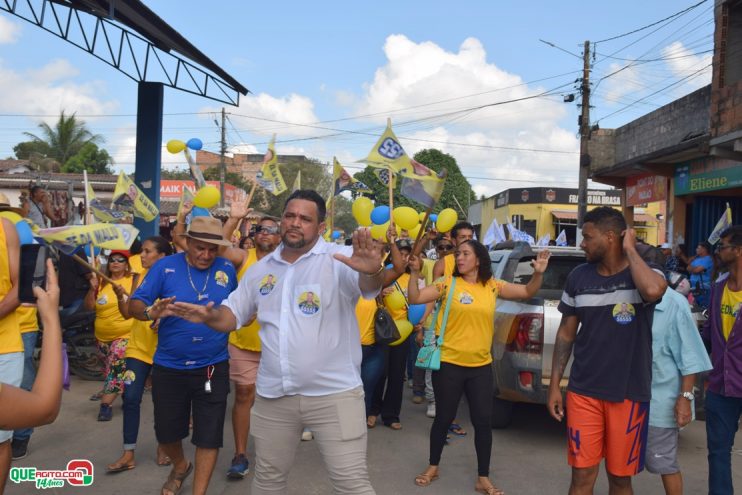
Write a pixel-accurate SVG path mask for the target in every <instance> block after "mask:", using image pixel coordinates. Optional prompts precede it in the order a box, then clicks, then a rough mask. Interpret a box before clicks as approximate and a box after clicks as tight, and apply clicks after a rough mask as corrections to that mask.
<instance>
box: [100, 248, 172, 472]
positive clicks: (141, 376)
mask: <svg viewBox="0 0 742 495" xmlns="http://www.w3.org/2000/svg"><path fill="white" fill-rule="evenodd" d="M171 254H173V248H172V246H171V245H170V243H169V242H168V241H167V239H165V238H164V237H160V236H154V237H150V238H148V239H147V240H145V241H144V242H143V243H142V253H141V255H140V257H141V263H142V271H141V275H140V277H139V281H140V282H139V283H141V281H143V280H144V277H145V276H146V274H147V271H148V270H149V269H150V268H151V267H152V265H154V264H155V263H156V262H157V261H158V260H160V259H162V258H164V257H165V256H170V255H171ZM136 287H137V286H136V285H135V286H134V287H132V292H133V291H134V290H136ZM114 290H116V291H117V292H116V295H117V297H119V298H121V299H124V300H126V299H127V298H126V296H125V294H124V292H123V290H121V288H120V286H119V287H116V286H114ZM130 294H131V293H130ZM121 310H122V314H123V316H124V317H126V318H129V303H128V300H126V302H125V303H124V305H123V306H121ZM155 349H157V331H156V329H153V328H150V322H147V321H140V320H133V324H132V327H131V337H130V338H129V344H128V345H127V346H126V354H125V357H126V371H125V372H124V394H123V396H122V399H123V401H124V407H123V409H124V453H123V454H122V455H121V457H119V458H118V460H117V461H116V462H114V463H113V464H109V465H108V466H107V470H108V472H109V473H118V472H121V471H127V470H129V469H134V467H136V461H135V460H134V450H135V449H136V447H137V437H138V436H139V418H140V406H141V404H142V396H143V395H144V384H145V382H146V381H147V377H149V374H150V371H151V370H152V358H153V356H154V355H155ZM157 464H158V465H160V466H167V465H169V464H170V459H169V458H168V457H167V455H165V453H164V452H163V451H162V449H161V448H160V446H159V445H158V447H157Z"/></svg>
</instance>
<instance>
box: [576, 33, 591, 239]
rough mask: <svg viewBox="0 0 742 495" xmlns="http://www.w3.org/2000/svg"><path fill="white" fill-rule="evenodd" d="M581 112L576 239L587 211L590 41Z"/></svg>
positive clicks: (585, 51)
mask: <svg viewBox="0 0 742 495" xmlns="http://www.w3.org/2000/svg"><path fill="white" fill-rule="evenodd" d="M580 91H581V92H582V113H581V114H580V119H579V122H578V123H579V126H580V178H579V184H578V188H577V239H578V242H577V243H576V244H577V245H578V246H579V245H580V242H579V241H580V240H581V239H582V223H583V221H584V219H585V213H587V176H588V172H589V171H590V154H589V152H588V148H587V143H588V141H589V140H590V41H585V49H584V53H583V58H582V85H581V87H580Z"/></svg>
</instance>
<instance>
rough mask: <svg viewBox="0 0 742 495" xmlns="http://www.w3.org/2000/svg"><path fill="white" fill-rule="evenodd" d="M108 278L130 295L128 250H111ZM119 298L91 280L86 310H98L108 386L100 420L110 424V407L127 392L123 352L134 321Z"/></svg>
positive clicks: (108, 287) (110, 288)
mask: <svg viewBox="0 0 742 495" xmlns="http://www.w3.org/2000/svg"><path fill="white" fill-rule="evenodd" d="M106 272H107V273H106V276H107V277H109V278H110V279H111V280H113V281H114V282H115V283H116V285H120V286H122V287H123V288H124V290H125V291H126V292H128V293H129V294H131V289H132V287H134V286H135V280H134V278H135V276H134V275H132V273H131V269H130V267H129V252H128V251H111V253H110V254H109V255H108V265H107V266H106ZM124 302H125V301H123V298H119V297H118V296H117V295H116V292H115V291H114V287H113V285H112V284H110V283H108V282H106V281H105V280H104V281H103V282H102V283H99V280H98V278H97V277H95V276H93V278H91V279H90V289H89V290H88V293H87V294H86V295H85V302H84V304H85V309H87V310H88V311H90V310H95V338H96V339H97V342H98V351H99V352H100V353H101V354H102V355H103V359H104V361H105V363H106V368H105V374H106V378H105V383H104V384H103V395H102V396H101V403H100V410H99V411H98V421H110V420H111V417H112V415H113V408H112V406H111V404H113V401H114V400H116V397H117V396H118V395H119V394H120V393H121V392H123V390H124V372H125V371H126V365H125V362H124V353H125V352H126V345H127V343H128V342H129V336H130V335H131V327H132V324H133V322H134V321H133V320H131V319H127V318H124V317H123V316H122V315H121V310H120V309H119V307H120V306H122V305H123V304H124Z"/></svg>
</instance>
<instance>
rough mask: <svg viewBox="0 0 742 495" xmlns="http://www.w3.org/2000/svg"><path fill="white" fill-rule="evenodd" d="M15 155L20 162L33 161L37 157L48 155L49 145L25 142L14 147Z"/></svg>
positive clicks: (38, 142)
mask: <svg viewBox="0 0 742 495" xmlns="http://www.w3.org/2000/svg"><path fill="white" fill-rule="evenodd" d="M13 153H15V157H16V158H17V159H19V160H31V159H32V158H33V157H35V156H36V155H41V156H46V155H48V154H49V145H48V144H46V143H45V142H43V141H23V142H21V143H18V144H16V145H15V146H13Z"/></svg>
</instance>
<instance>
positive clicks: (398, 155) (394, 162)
mask: <svg viewBox="0 0 742 495" xmlns="http://www.w3.org/2000/svg"><path fill="white" fill-rule="evenodd" d="M409 162H410V158H409V157H408V156H407V153H405V150H404V148H402V145H401V144H399V139H397V136H395V135H394V131H392V120H391V119H387V120H386V129H385V130H384V134H382V135H381V137H380V138H379V140H378V141H376V144H374V146H373V148H371V151H370V152H369V153H368V156H367V157H366V158H364V159H363V160H358V163H365V164H366V165H368V166H370V167H374V168H385V169H388V170H391V171H392V172H394V173H399V172H400V171H401V170H402V169H403V168H409Z"/></svg>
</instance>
